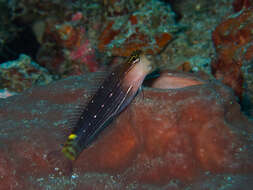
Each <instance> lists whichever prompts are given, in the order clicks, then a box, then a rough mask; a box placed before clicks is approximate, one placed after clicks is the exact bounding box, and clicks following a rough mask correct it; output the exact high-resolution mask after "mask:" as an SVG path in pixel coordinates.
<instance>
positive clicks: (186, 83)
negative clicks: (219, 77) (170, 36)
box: [0, 73, 253, 190]
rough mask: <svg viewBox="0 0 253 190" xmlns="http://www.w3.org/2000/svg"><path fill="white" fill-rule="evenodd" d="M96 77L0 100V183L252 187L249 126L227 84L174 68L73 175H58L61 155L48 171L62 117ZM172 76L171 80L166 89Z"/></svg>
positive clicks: (61, 138) (62, 135) (85, 155)
mask: <svg viewBox="0 0 253 190" xmlns="http://www.w3.org/2000/svg"><path fill="white" fill-rule="evenodd" d="M94 76H95V75H94V74H90V75H85V76H84V77H72V78H68V79H65V80H61V81H58V82H55V83H52V84H50V85H48V86H41V87H36V88H33V89H31V90H28V91H26V92H25V93H24V94H23V95H19V96H13V97H9V98H7V99H5V100H0V108H1V109H0V134H1V135H0V142H1V146H0V150H1V155H0V163H1V164H0V176H1V181H0V187H1V188H3V189H28V190H29V189H38V190H39V189H45V188H50V189H77V190H81V189H106V188H107V189H167V190H168V189H169V190H179V189H181V190H182V189H188V190H189V189H203V188H204V187H205V188H207V189H218V187H219V188H220V187H221V186H222V187H224V188H227V187H230V188H235V187H237V186H238V185H240V187H245V188H244V189H249V188H250V186H248V187H247V185H250V181H251V180H252V175H251V174H252V172H253V165H252V153H251V152H252V140H253V139H252V134H253V130H252V123H250V122H249V121H248V120H247V119H246V118H245V117H244V116H243V115H242V114H241V113H240V107H239V105H238V104H237V102H236V101H235V97H234V96H233V95H232V93H231V91H230V90H229V89H228V88H226V87H224V86H223V85H221V84H220V83H217V82H215V81H212V82H208V81H205V80H200V79H199V78H196V77H194V76H190V77H189V76H185V75H182V74H177V73H174V74H167V75H162V78H160V82H159V86H158V85H157V83H154V84H153V87H157V88H144V90H143V94H140V95H139V96H137V97H136V99H135V100H134V102H133V103H132V104H131V105H130V106H129V107H128V108H127V109H126V110H125V111H124V112H123V113H122V114H121V115H120V116H119V117H118V118H117V119H116V121H114V122H113V123H112V125H110V126H109V127H108V128H107V129H106V130H105V131H103V133H102V134H101V135H100V136H99V137H98V139H97V140H96V141H95V142H94V143H93V144H92V145H91V146H90V147H89V148H87V149H86V150H84V151H83V152H82V154H81V155H80V157H79V158H78V160H77V161H76V162H75V163H73V173H72V174H71V175H69V176H68V175H65V174H62V175H60V176H58V175H56V174H57V173H58V171H61V167H62V166H63V164H64V162H63V161H64V160H61V157H59V158H57V159H59V160H58V162H59V163H61V162H63V163H62V165H59V166H60V168H52V165H50V162H49V161H48V156H49V155H50V153H51V152H52V151H55V150H59V149H60V148H61V144H63V143H64V142H65V140H66V135H67V134H66V130H69V129H68V125H67V118H68V116H69V114H70V113H71V112H72V110H73V108H74V107H75V106H76V105H78V104H80V102H81V101H83V100H82V99H83V98H82V97H84V98H85V99H87V98H88V96H87V94H88V91H90V89H92V88H93V86H94ZM170 78H171V79H173V80H174V81H175V83H176V85H174V86H166V85H167V81H168V79H170ZM158 87H159V88H158ZM167 88H169V89H167ZM2 145H4V146H2ZM24 166H25V167H24ZM58 174H60V173H58ZM214 179H215V180H214Z"/></svg>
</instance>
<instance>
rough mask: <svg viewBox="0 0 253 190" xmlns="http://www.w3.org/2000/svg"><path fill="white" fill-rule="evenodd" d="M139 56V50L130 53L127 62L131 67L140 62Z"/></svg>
mask: <svg viewBox="0 0 253 190" xmlns="http://www.w3.org/2000/svg"><path fill="white" fill-rule="evenodd" d="M140 54H141V50H135V51H134V52H133V53H132V55H131V56H130V57H129V60H128V62H129V63H130V64H131V65H135V64H137V63H139V62H140Z"/></svg>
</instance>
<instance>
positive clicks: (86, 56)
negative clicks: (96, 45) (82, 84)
mask: <svg viewBox="0 0 253 190" xmlns="http://www.w3.org/2000/svg"><path fill="white" fill-rule="evenodd" d="M70 58H71V59H72V60H73V61H80V62H81V63H84V64H86V65H87V67H88V68H89V71H91V72H94V71H96V70H97V69H98V65H97V63H96V61H95V55H94V49H92V48H91V47H90V43H89V40H86V41H85V42H84V43H83V44H81V45H80V46H79V47H77V48H75V49H74V50H72V51H71V53H70Z"/></svg>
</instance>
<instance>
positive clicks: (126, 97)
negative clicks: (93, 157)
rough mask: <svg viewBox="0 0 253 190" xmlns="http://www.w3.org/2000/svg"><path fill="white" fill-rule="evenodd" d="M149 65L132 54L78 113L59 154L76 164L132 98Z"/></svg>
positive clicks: (142, 57) (141, 57)
mask: <svg viewBox="0 0 253 190" xmlns="http://www.w3.org/2000/svg"><path fill="white" fill-rule="evenodd" d="M150 71H151V64H150V62H149V61H148V60H147V58H146V57H145V56H144V55H140V51H135V52H134V53H133V54H132V55H131V56H130V57H129V59H128V60H127V61H126V62H125V63H124V64H122V65H120V66H118V67H117V68H116V69H114V70H113V71H112V72H111V73H110V75H109V76H108V77H107V78H106V79H105V80H104V82H103V83H102V85H101V86H100V87H99V89H98V90H97V92H96V93H95V95H94V96H93V97H92V99H91V100H90V101H89V103H88V104H87V105H86V107H85V108H84V110H83V112H82V113H81V115H80V117H79V120H78V121H77V123H76V125H75V126H74V128H73V131H72V133H71V134H70V135H69V136H68V139H67V142H66V143H65V145H64V147H63V149H62V152H63V153H64V155H65V156H66V157H67V158H69V159H70V160H75V159H76V158H77V157H78V156H79V154H80V153H81V152H82V150H83V149H84V148H86V147H87V146H88V145H89V144H91V143H92V141H93V140H94V138H95V137H96V136H97V135H98V134H99V132H100V131H101V130H102V129H103V128H105V127H106V126H107V125H108V124H109V122H110V121H111V120H112V119H113V118H115V116H116V115H118V114H119V113H120V112H121V111H122V110H123V109H124V108H125V107H126V106H127V105H128V104H129V103H130V102H131V101H132V99H133V98H134V97H135V95H136V94H137V92H138V89H139V87H140V86H141V84H142V82H143V80H144V78H145V76H146V75H147V74H148V73H149V72H150Z"/></svg>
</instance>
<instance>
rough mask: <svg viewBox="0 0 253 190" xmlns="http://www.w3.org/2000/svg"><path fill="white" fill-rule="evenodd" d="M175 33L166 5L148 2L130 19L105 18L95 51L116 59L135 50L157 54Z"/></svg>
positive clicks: (174, 24)
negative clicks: (103, 52) (105, 53)
mask: <svg viewBox="0 0 253 190" xmlns="http://www.w3.org/2000/svg"><path fill="white" fill-rule="evenodd" d="M177 30H178V29H177V25H176V23H175V20H174V13H173V12H172V10H171V9H170V6H169V4H164V3H162V2H159V1H154V0H151V1H148V2H147V3H144V4H143V5H142V6H141V7H140V8H139V9H138V10H136V11H133V12H132V13H131V15H130V16H127V15H125V16H114V17H112V18H108V19H107V25H106V26H105V28H104V30H103V32H102V34H101V36H100V38H99V45H98V48H99V50H100V51H107V52H109V53H111V54H112V55H116V56H129V55H130V54H131V52H132V51H134V50H136V49H142V50H143V51H144V52H145V53H148V54H157V53H159V52H160V51H161V50H162V49H163V48H164V47H165V45H167V43H168V42H169V41H170V40H171V39H172V34H171V33H172V32H175V31H177Z"/></svg>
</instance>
